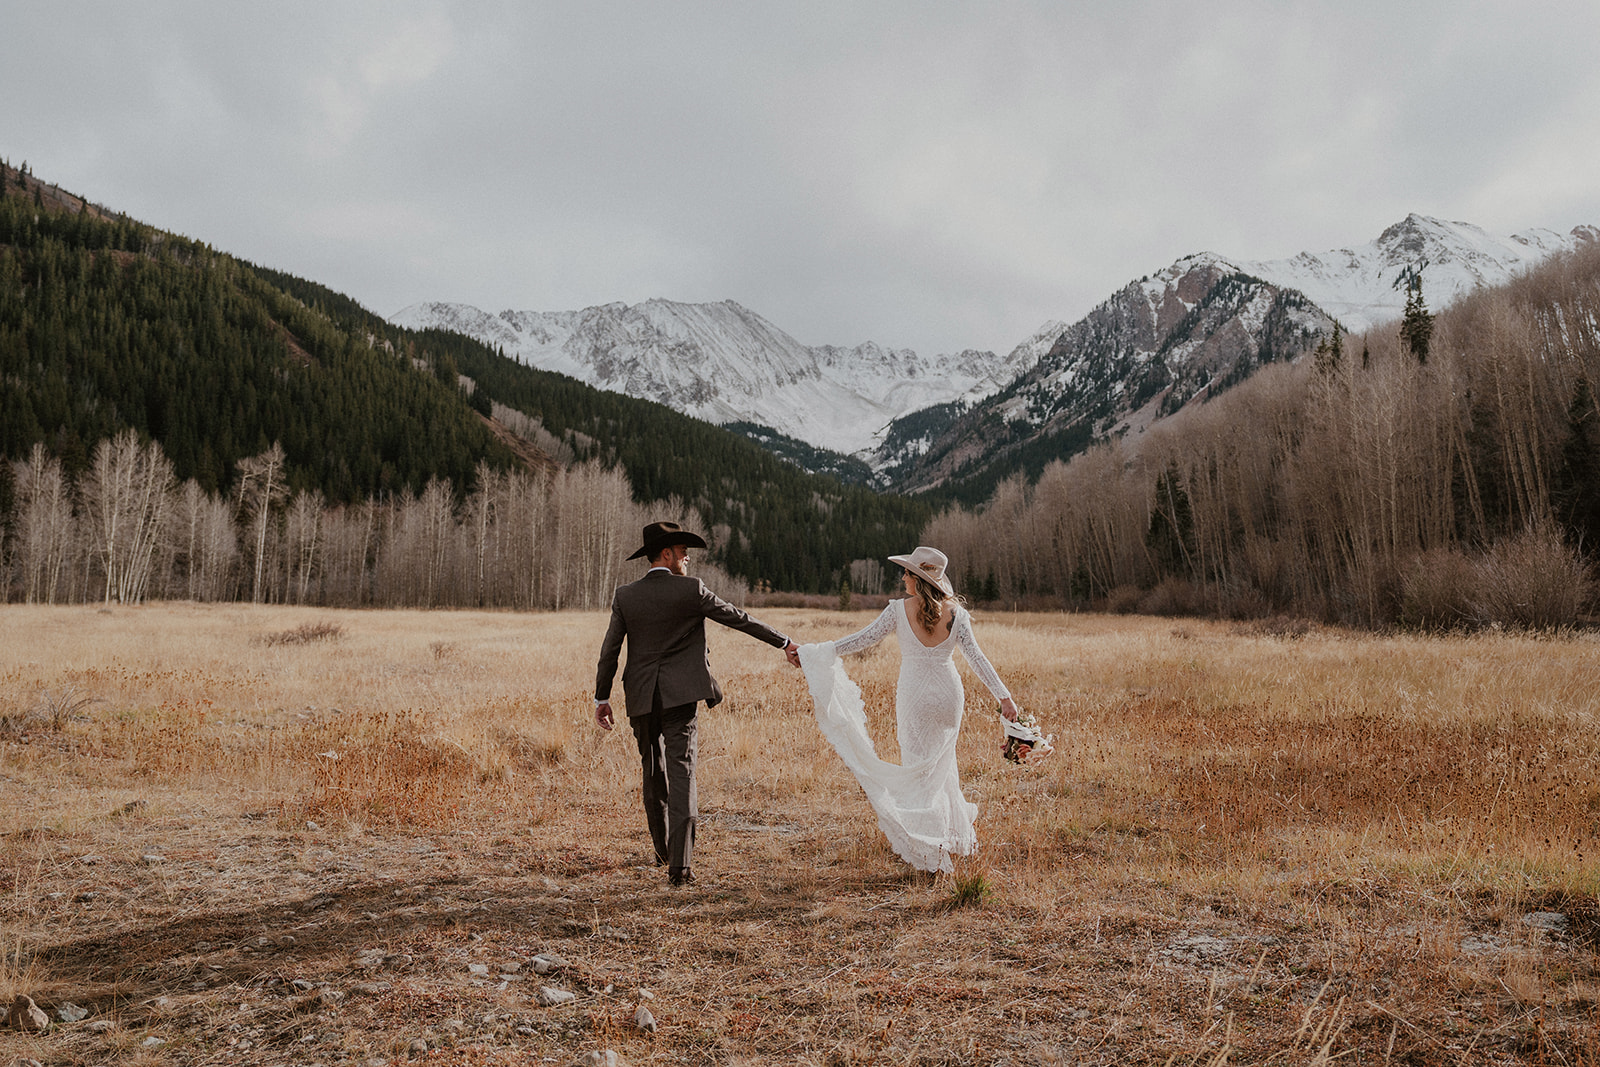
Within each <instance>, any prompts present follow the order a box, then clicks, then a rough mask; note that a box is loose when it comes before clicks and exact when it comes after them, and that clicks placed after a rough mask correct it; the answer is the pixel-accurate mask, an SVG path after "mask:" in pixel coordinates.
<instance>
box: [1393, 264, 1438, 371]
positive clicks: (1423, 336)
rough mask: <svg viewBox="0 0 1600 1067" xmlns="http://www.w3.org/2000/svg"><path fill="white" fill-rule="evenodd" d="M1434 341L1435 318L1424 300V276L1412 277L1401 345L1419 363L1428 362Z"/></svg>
mask: <svg viewBox="0 0 1600 1067" xmlns="http://www.w3.org/2000/svg"><path fill="white" fill-rule="evenodd" d="M1432 339H1433V316H1432V315H1431V314H1429V312H1428V305H1427V302H1426V301H1424V300H1423V299H1422V275H1421V273H1420V272H1419V273H1417V274H1414V275H1412V277H1411V280H1410V281H1409V282H1408V283H1407V285H1406V313H1405V316H1404V317H1403V318H1402V319H1401V320H1400V343H1401V345H1403V346H1404V347H1405V349H1406V351H1408V352H1410V353H1411V354H1412V355H1413V356H1416V357H1417V362H1418V363H1426V362H1428V342H1429V341H1431V340H1432Z"/></svg>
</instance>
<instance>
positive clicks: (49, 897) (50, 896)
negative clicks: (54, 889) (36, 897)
mask: <svg viewBox="0 0 1600 1067" xmlns="http://www.w3.org/2000/svg"><path fill="white" fill-rule="evenodd" d="M64 896H66V894H65V893H46V894H45V895H44V898H45V899H46V900H60V899H61V898H62V897H64Z"/></svg>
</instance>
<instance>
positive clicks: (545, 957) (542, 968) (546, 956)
mask: <svg viewBox="0 0 1600 1067" xmlns="http://www.w3.org/2000/svg"><path fill="white" fill-rule="evenodd" d="M565 966H567V961H566V960H564V959H562V958H561V957H560V956H557V955H556V954H555V953H541V954H539V955H537V956H535V957H533V973H534V974H549V973H550V972H551V971H559V970H560V969H561V968H563V967H565Z"/></svg>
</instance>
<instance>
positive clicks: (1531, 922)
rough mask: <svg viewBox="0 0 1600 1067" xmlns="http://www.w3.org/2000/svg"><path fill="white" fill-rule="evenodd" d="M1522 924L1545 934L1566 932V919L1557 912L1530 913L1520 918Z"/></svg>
mask: <svg viewBox="0 0 1600 1067" xmlns="http://www.w3.org/2000/svg"><path fill="white" fill-rule="evenodd" d="M1522 923H1523V925H1524V926H1531V927H1533V928H1534V929H1535V930H1543V931H1544V932H1545V933H1547V934H1564V933H1566V932H1567V917H1566V916H1565V915H1563V914H1561V913H1560V912H1559V911H1530V912H1528V914H1526V915H1524V916H1523V917H1522Z"/></svg>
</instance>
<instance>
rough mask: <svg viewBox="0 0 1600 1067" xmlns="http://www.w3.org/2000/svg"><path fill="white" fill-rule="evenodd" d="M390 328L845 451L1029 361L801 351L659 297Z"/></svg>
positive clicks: (426, 309) (715, 313)
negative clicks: (451, 339) (432, 334)
mask: <svg viewBox="0 0 1600 1067" xmlns="http://www.w3.org/2000/svg"><path fill="white" fill-rule="evenodd" d="M389 321H390V322H392V323H394V324H395V325H399V326H406V327H408V328H411V329H448V330H454V331H456V332H460V333H465V334H467V335H468V336H472V337H475V338H477V339H479V340H481V341H483V342H484V343H486V344H490V345H493V346H495V347H497V348H499V349H501V350H502V351H504V352H505V353H506V354H508V355H510V356H512V357H513V358H515V359H517V360H518V361H520V362H523V363H526V364H528V365H529V366H535V367H539V368H541V369H544V370H553V371H558V372H560V373H563V374H568V375H570V376H572V377H574V378H577V379H578V380H579V381H584V382H587V383H588V384H590V385H594V386H596V387H597V388H602V389H610V390H612V391H615V392H621V393H626V394H627V395H630V396H636V397H639V398H641V399H648V400H655V401H658V402H660V403H663V404H666V405H667V406H669V407H672V408H675V409H677V410H679V411H682V412H683V413H685V414H689V415H693V416H695V417H697V418H702V419H705V420H706V421H709V422H714V423H723V424H725V423H743V422H747V423H755V424H758V425H761V426H766V427H770V428H772V429H774V430H777V431H778V432H780V433H782V434H784V435H786V436H789V437H792V438H796V439H799V440H803V441H806V442H808V443H810V444H812V445H818V446H821V447H824V448H827V449H830V450H832V451H835V452H840V453H844V454H852V453H859V452H861V451H863V450H866V449H869V448H870V447H871V446H872V445H873V444H874V443H875V441H876V439H877V437H878V436H879V435H880V434H881V432H882V429H883V428H884V427H885V426H887V425H888V424H889V423H890V422H892V421H893V420H894V419H895V418H897V417H899V416H901V415H904V414H908V413H909V412H912V411H916V410H920V409H921V408H924V407H927V406H929V405H931V404H935V403H940V402H944V401H947V400H949V399H953V398H955V397H963V398H968V399H976V398H978V397H981V396H986V395H988V394H989V393H991V392H993V391H995V390H996V389H999V388H1001V387H1002V386H1004V385H1005V384H1006V382H1008V381H1010V380H1011V379H1012V378H1014V377H1015V375H1016V373H1017V372H1018V371H1019V370H1020V369H1021V368H1022V366H1023V363H1024V361H1026V360H1027V359H1029V358H1030V357H1032V356H1033V354H1034V353H1033V351H1032V350H1030V349H1028V348H1027V345H1026V343H1024V345H1021V346H1018V348H1017V349H1015V350H1013V353H1012V354H1011V356H1009V357H1007V358H1005V359H1001V358H999V357H997V356H995V355H994V354H993V353H991V352H981V351H976V350H970V349H969V350H965V351H962V352H957V353H953V354H947V355H939V356H934V357H922V356H918V355H917V354H916V353H915V352H913V351H911V350H910V349H896V348H889V347H886V346H883V345H879V344H877V343H875V342H872V341H867V342H863V343H861V344H858V345H854V346H849V347H846V346H840V345H815V346H811V345H804V344H801V343H800V342H799V341H797V340H795V339H794V338H793V337H792V336H790V335H789V334H787V333H785V332H784V331H783V330H781V329H779V328H778V327H776V326H774V325H773V324H772V323H771V322H769V321H768V320H767V319H765V318H763V317H762V316H761V315H759V314H758V313H756V312H754V311H752V310H750V309H749V308H746V307H744V306H743V305H741V304H739V303H737V302H735V301H732V300H724V301H718V302H715V303H708V304H688V303H683V302H679V301H673V300H666V299H661V298H654V299H651V300H646V301H643V302H641V303H639V304H633V305H629V304H623V303H609V304H600V305H595V306H593V307H588V308H583V309H580V310H576V311H555V312H537V311H515V310H506V311H502V312H499V313H497V314H490V313H488V312H485V311H483V310H481V309H479V308H476V307H473V306H472V305H468V304H454V303H444V302H425V303H420V304H413V305H410V306H409V307H406V308H403V309H401V310H400V311H398V312H396V313H395V314H394V315H392V316H390V319H389Z"/></svg>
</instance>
